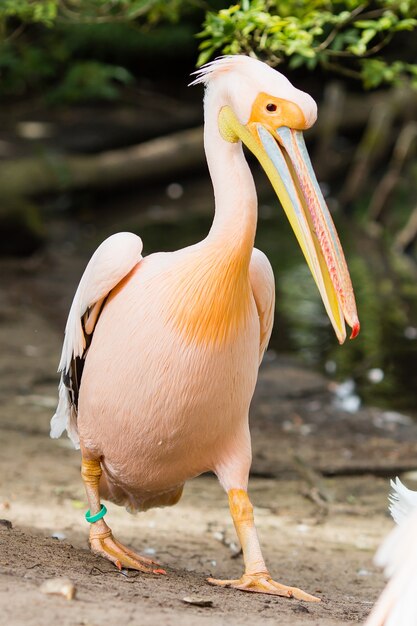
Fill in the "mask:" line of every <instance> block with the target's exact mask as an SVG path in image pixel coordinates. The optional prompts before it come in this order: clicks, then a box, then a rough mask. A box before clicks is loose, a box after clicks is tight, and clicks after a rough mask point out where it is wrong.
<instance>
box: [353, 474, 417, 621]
mask: <svg viewBox="0 0 417 626" xmlns="http://www.w3.org/2000/svg"><path fill="white" fill-rule="evenodd" d="M391 487H392V489H393V491H392V493H391V495H390V497H389V500H390V506H389V509H390V512H391V515H392V517H393V518H394V521H395V522H396V523H397V526H396V527H395V528H394V529H393V530H392V531H391V532H390V533H389V535H388V536H387V537H386V539H385V540H384V541H383V543H382V545H381V546H380V548H379V549H378V552H377V553H376V555H375V563H376V564H377V565H379V566H380V567H382V568H383V569H384V573H385V575H386V576H387V578H389V581H388V583H387V585H386V587H385V589H384V590H383V592H382V593H381V595H380V597H379V598H378V601H377V602H376V604H375V606H374V608H373V609H372V612H371V614H370V615H369V617H368V619H367V620H366V623H365V626H416V624H417V595H416V585H417V541H416V529H417V492H416V491H412V490H411V489H407V487H405V485H403V484H402V482H401V481H400V479H399V478H397V479H396V480H395V481H393V480H392V481H391Z"/></svg>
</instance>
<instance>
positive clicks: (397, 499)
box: [389, 476, 417, 624]
mask: <svg viewBox="0 0 417 626" xmlns="http://www.w3.org/2000/svg"><path fill="white" fill-rule="evenodd" d="M391 487H392V490H393V491H392V493H391V494H390V496H389V503H390V504H389V510H390V513H391V515H392V517H393V518H394V520H395V521H396V522H397V524H399V523H400V522H402V521H403V520H404V519H405V518H406V517H408V516H409V514H410V513H411V512H412V511H414V509H417V492H416V491H411V489H407V487H406V486H405V485H403V484H402V482H401V480H400V479H399V478H398V476H397V478H396V479H395V481H394V480H391ZM416 624H417V621H416Z"/></svg>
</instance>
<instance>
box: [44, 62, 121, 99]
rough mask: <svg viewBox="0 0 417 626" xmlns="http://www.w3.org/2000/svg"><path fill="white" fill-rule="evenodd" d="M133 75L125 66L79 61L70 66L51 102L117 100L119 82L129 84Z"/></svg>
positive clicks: (51, 97) (51, 96) (51, 94)
mask: <svg viewBox="0 0 417 626" xmlns="http://www.w3.org/2000/svg"><path fill="white" fill-rule="evenodd" d="M132 81H133V76H132V75H131V74H130V73H129V72H128V71H127V70H126V69H125V68H124V67H120V66H116V65H107V64H105V63H98V62H97V61H79V62H77V63H74V64H72V65H70V66H69V68H68V71H67V72H66V74H65V76H64V78H63V80H62V81H61V83H60V84H59V85H58V86H57V87H56V88H55V89H53V90H52V91H51V92H50V94H49V97H48V99H49V101H50V102H82V101H84V100H115V99H116V98H117V97H118V96H119V89H118V84H119V85H121V84H123V85H127V84H129V83H131V82H132Z"/></svg>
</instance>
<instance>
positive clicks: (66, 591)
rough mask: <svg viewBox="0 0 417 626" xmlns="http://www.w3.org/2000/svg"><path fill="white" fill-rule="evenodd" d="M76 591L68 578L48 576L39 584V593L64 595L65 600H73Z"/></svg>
mask: <svg viewBox="0 0 417 626" xmlns="http://www.w3.org/2000/svg"><path fill="white" fill-rule="evenodd" d="M76 591H77V590H76V588H75V585H74V583H73V582H72V580H70V579H69V578H50V579H49V580H45V582H43V583H42V585H41V586H40V592H41V593H45V594H53V595H59V596H64V598H66V599H67V600H73V599H74V598H75V594H76Z"/></svg>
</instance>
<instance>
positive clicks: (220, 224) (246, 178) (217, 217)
mask: <svg viewBox="0 0 417 626" xmlns="http://www.w3.org/2000/svg"><path fill="white" fill-rule="evenodd" d="M204 105H205V106H204V111H205V125H204V148H205V151H206V157H207V163H208V167H209V171H210V176H211V180H212V183H213V188H214V199H215V214H214V220H213V224H212V227H211V230H210V233H209V235H208V237H207V241H208V242H210V243H213V244H218V245H219V246H221V249H222V250H223V251H224V254H230V255H232V256H238V255H239V256H240V257H241V258H242V261H244V260H246V261H247V264H248V265H249V261H250V257H251V254H252V249H253V244H254V240H255V234H256V223H257V197H256V190H255V184H254V181H253V178H252V174H251V172H250V169H249V166H248V164H247V162H246V159H245V157H244V154H243V149H242V144H241V142H240V141H239V142H237V143H229V142H228V141H225V140H224V139H223V138H222V137H221V135H220V132H219V127H218V115H219V111H220V109H221V106H222V103H221V102H220V98H219V95H218V93H217V92H216V91H215V90H211V89H210V88H209V89H208V90H207V92H206V97H205V102H204Z"/></svg>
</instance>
